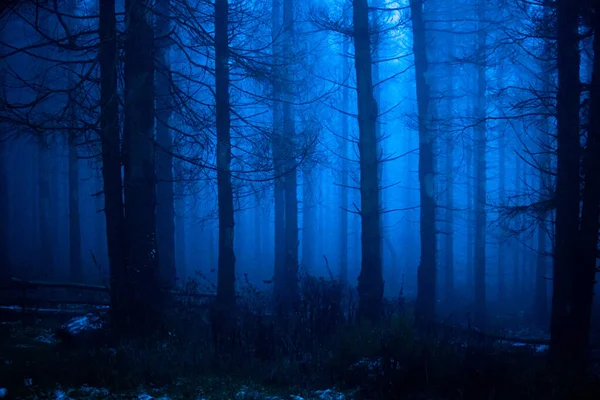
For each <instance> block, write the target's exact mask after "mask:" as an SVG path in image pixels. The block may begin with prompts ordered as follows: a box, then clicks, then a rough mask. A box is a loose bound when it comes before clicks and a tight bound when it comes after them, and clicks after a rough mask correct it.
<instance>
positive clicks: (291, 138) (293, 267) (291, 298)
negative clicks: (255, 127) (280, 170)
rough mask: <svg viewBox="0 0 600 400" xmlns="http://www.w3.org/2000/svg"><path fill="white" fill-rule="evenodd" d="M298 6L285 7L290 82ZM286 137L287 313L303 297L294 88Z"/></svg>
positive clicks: (287, 91)
mask: <svg viewBox="0 0 600 400" xmlns="http://www.w3.org/2000/svg"><path fill="white" fill-rule="evenodd" d="M293 7H294V2H293V0H284V3H283V49H284V57H285V66H286V67H285V68H286V72H285V75H286V80H293V78H292V77H293V74H294V72H293V70H292V69H291V63H292V59H291V58H292V48H293V46H294V14H293V10H294V9H293ZM284 100H285V101H284V103H283V136H284V140H285V148H286V150H287V151H286V154H285V164H286V166H285V177H284V191H285V278H284V280H285V285H284V287H285V289H284V293H285V298H286V301H285V302H286V303H287V304H286V305H285V309H287V310H293V309H295V307H296V306H297V304H298V302H299V300H300V297H299V292H298V198H297V186H298V184H297V171H296V159H295V157H294V154H295V152H296V149H295V147H296V146H295V135H296V133H295V132H296V127H295V113H294V108H293V106H292V101H293V100H294V96H293V93H292V88H291V87H289V86H288V87H285V88H284Z"/></svg>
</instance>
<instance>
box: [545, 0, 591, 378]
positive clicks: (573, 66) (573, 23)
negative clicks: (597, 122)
mask: <svg viewBox="0 0 600 400" xmlns="http://www.w3.org/2000/svg"><path fill="white" fill-rule="evenodd" d="M578 4H579V1H577V0H557V1H556V7H557V8H556V13H557V25H556V30H557V46H558V48H557V67H558V93H557V96H556V113H557V170H556V172H557V176H556V193H555V196H556V225H555V226H556V234H555V250H554V277H553V280H552V286H553V296H552V316H551V324H550V357H551V360H552V361H553V363H554V364H555V365H556V366H558V367H560V368H569V367H574V366H576V365H577V364H579V363H580V362H581V361H582V356H583V354H582V350H583V349H582V347H585V346H586V345H587V343H581V342H578V341H576V340H575V339H576V336H575V335H574V330H575V329H581V326H576V325H575V324H574V323H575V320H574V312H576V311H575V309H574V307H576V306H577V304H576V303H575V296H576V294H575V292H577V291H583V290H585V287H577V286H576V284H580V283H581V282H577V280H576V279H575V276H574V273H573V270H574V269H576V268H580V266H579V265H577V264H576V263H577V262H578V255H577V252H578V250H579V249H578V243H577V241H578V238H579V227H578V225H579V201H580V195H579V194H580V188H579V186H580V177H579V170H580V154H581V150H580V144H579V140H580V139H579V127H580V121H579V111H580V104H579V103H580V93H581V82H580V79H579V66H580V54H579V33H578V28H579V27H578V18H579V15H578V14H579V7H578Z"/></svg>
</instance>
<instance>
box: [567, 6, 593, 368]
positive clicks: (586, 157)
mask: <svg viewBox="0 0 600 400" xmlns="http://www.w3.org/2000/svg"><path fill="white" fill-rule="evenodd" d="M594 8H595V10H594V11H595V15H596V17H595V18H593V19H592V27H593V29H594V42H593V47H594V61H593V71H592V81H591V90H590V105H589V107H590V109H589V113H588V115H589V117H588V118H589V124H588V134H587V141H586V143H585V149H584V152H583V167H582V172H583V177H584V187H583V205H582V209H581V225H580V233H579V241H578V244H579V250H578V256H579V259H578V260H577V261H576V262H575V263H573V264H571V271H572V273H573V275H574V276H573V292H574V298H573V314H572V326H571V329H572V333H573V345H574V347H575V348H574V349H573V354H574V356H575V360H578V361H582V360H584V359H585V357H586V356H587V351H588V345H589V342H590V328H591V315H592V305H593V301H594V283H595V275H596V264H597V256H598V230H599V229H600V223H599V221H600V4H598V2H594Z"/></svg>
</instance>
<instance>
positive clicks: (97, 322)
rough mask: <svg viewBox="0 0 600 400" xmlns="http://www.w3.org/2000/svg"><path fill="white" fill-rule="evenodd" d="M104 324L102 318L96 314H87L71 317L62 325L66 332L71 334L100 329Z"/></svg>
mask: <svg viewBox="0 0 600 400" xmlns="http://www.w3.org/2000/svg"><path fill="white" fill-rule="evenodd" d="M103 326H104V322H103V321H102V318H100V317H99V316H98V315H94V314H87V315H84V316H81V317H75V318H71V319H70V320H69V321H68V322H67V323H66V324H64V325H63V326H62V328H63V329H65V330H66V331H67V332H69V333H70V334H72V335H77V334H78V333H81V332H85V331H91V330H96V329H101V328H102V327H103Z"/></svg>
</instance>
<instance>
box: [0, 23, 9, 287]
mask: <svg viewBox="0 0 600 400" xmlns="http://www.w3.org/2000/svg"><path fill="white" fill-rule="evenodd" d="M2 36H4V35H3V34H2V32H0V41H1V39H2ZM2 50H4V49H3V48H2V47H0V51H2ZM5 67H6V66H5V64H4V62H3V61H1V60H0V101H2V102H6V86H5V83H6V77H5V75H4V74H5V71H6V70H5V69H4V68H5ZM6 147H7V142H6V141H4V140H0V221H2V223H0V282H2V281H4V280H8V279H10V278H11V275H12V271H11V264H10V263H11V261H10V254H9V243H8V237H9V231H10V211H9V197H8V174H7V163H6V158H7V156H8V153H7V149H6Z"/></svg>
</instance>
